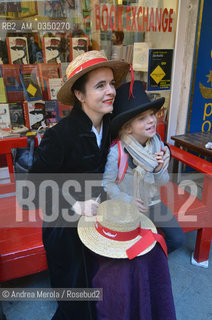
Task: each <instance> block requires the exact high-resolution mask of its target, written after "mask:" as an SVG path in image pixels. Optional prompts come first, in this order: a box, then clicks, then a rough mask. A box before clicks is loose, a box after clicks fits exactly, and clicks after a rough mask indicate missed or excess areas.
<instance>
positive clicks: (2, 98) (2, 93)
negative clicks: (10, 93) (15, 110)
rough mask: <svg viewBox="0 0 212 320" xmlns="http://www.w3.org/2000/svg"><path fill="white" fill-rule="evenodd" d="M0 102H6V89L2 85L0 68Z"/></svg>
mask: <svg viewBox="0 0 212 320" xmlns="http://www.w3.org/2000/svg"><path fill="white" fill-rule="evenodd" d="M0 102H1V103H6V102H7V96H6V89H5V85H4V79H3V75H2V71H1V67H0Z"/></svg>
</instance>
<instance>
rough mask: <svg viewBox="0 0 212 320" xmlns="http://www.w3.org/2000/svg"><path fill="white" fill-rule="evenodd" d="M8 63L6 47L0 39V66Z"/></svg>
mask: <svg viewBox="0 0 212 320" xmlns="http://www.w3.org/2000/svg"><path fill="white" fill-rule="evenodd" d="M3 63H8V54H7V46H6V41H3V40H2V39H1V38H0V64H3Z"/></svg>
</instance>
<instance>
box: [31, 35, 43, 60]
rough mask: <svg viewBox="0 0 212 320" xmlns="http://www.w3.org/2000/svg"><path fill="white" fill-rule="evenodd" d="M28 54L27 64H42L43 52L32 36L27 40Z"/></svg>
mask: <svg viewBox="0 0 212 320" xmlns="http://www.w3.org/2000/svg"><path fill="white" fill-rule="evenodd" d="M28 52H29V62H30V63H31V64H33V63H42V62H43V52H42V49H41V48H40V47H39V45H38V42H37V41H36V39H35V37H34V36H31V37H30V38H29V40H28Z"/></svg>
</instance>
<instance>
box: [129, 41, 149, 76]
mask: <svg viewBox="0 0 212 320" xmlns="http://www.w3.org/2000/svg"><path fill="white" fill-rule="evenodd" d="M149 48H150V43H148V42H135V43H134V46H133V69H134V70H135V71H143V72H147V71H148V64H149Z"/></svg>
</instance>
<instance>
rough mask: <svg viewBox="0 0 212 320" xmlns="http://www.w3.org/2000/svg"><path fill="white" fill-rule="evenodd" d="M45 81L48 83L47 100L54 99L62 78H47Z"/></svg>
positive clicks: (61, 83)
mask: <svg viewBox="0 0 212 320" xmlns="http://www.w3.org/2000/svg"><path fill="white" fill-rule="evenodd" d="M47 83H48V87H47V90H48V98H49V100H56V99H57V93H58V91H59V90H60V88H61V87H62V85H63V79H62V78H58V79H48V80H47Z"/></svg>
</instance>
